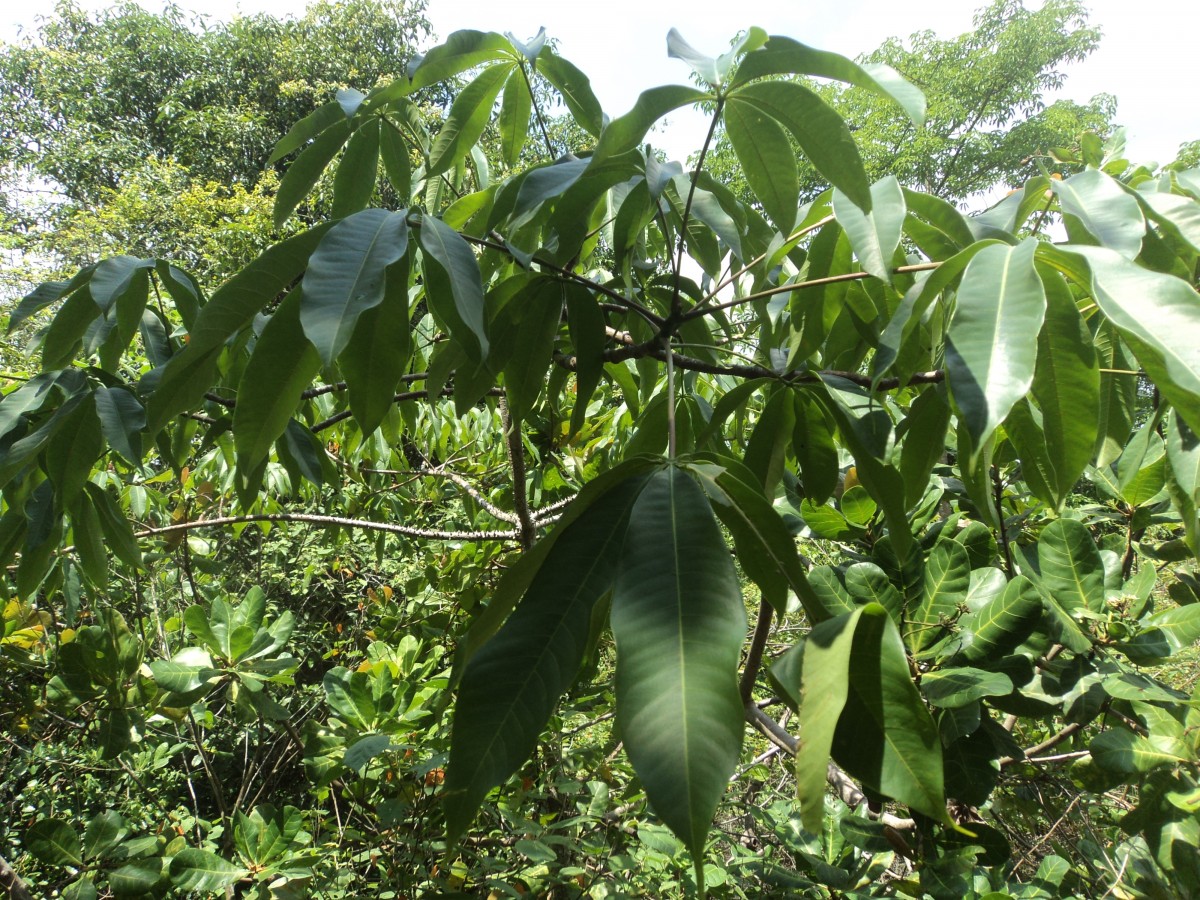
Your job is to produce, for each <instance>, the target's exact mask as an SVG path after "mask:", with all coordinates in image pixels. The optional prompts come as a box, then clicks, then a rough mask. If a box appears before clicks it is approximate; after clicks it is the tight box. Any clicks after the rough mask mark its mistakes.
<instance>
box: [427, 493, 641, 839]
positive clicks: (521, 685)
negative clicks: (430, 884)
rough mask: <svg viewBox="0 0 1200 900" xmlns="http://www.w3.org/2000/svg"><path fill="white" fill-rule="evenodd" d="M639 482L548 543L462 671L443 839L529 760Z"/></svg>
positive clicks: (564, 683)
mask: <svg viewBox="0 0 1200 900" xmlns="http://www.w3.org/2000/svg"><path fill="white" fill-rule="evenodd" d="M644 484H645V476H642V475H636V476H634V477H631V478H627V479H625V480H623V481H621V482H618V483H617V484H615V485H612V486H611V487H610V488H609V489H608V491H607V492H606V493H605V494H604V495H603V496H602V497H600V498H599V499H597V500H596V501H595V502H593V503H592V504H591V505H590V506H589V507H588V508H587V509H586V510H585V512H584V513H583V514H582V515H581V516H580V517H579V518H578V519H576V520H575V521H574V522H572V523H571V524H570V525H569V526H568V527H567V528H566V529H565V530H564V531H563V532H562V533H561V534H560V535H559V536H558V537H557V539H556V540H555V542H554V544H553V546H551V547H550V550H549V553H548V554H547V555H546V556H545V557H544V559H543V560H542V562H541V565H540V568H538V570H537V574H536V575H534V576H533V579H532V581H531V582H530V583H529V586H528V588H527V589H526V590H525V594H524V597H523V598H522V600H521V602H520V604H519V605H518V606H517V608H516V610H515V611H514V612H513V614H512V615H511V616H509V617H508V620H507V621H506V622H505V623H504V626H503V627H502V628H501V629H500V630H499V631H498V632H496V634H495V635H494V636H493V637H492V638H491V640H489V641H488V642H487V643H485V644H484V645H483V646H482V647H481V648H480V649H479V651H478V652H477V653H475V655H474V656H472V657H471V659H470V661H469V662H468V663H467V665H466V668H465V670H464V672H463V676H462V682H461V684H460V686H459V692H458V702H457V705H456V707H455V712H454V726H453V731H452V734H451V740H450V765H449V767H448V769H447V772H446V793H445V808H446V825H447V830H448V831H449V834H450V838H451V840H453V839H454V838H456V837H457V836H458V835H460V834H462V833H463V831H465V830H466V828H467V827H468V826H469V825H470V824H471V819H472V818H473V817H474V815H475V811H476V810H477V809H478V808H479V804H480V802H481V801H482V800H483V798H484V796H485V795H486V794H487V792H488V791H489V790H491V789H492V788H493V787H496V786H497V785H500V784H503V783H504V781H505V780H506V779H507V778H508V777H509V776H510V775H512V773H513V772H515V771H516V770H517V768H518V767H519V766H520V765H521V764H522V763H523V762H525V760H526V759H528V758H529V756H530V754H531V753H532V752H533V750H534V748H535V746H536V745H537V739H538V736H539V735H540V734H541V733H542V729H544V728H545V727H546V721H547V720H548V719H549V718H550V713H551V712H552V711H553V710H554V705H555V704H556V703H557V702H558V698H559V696H560V695H561V694H562V693H563V691H565V690H566V689H567V688H568V687H570V685H571V682H572V680H573V679H574V678H575V675H576V673H577V672H578V671H579V666H580V664H581V662H582V660H583V656H584V649H585V646H586V644H587V639H588V632H589V630H590V626H591V619H592V608H593V606H594V605H595V604H596V601H597V600H599V599H600V598H601V597H602V596H603V595H604V594H606V593H608V592H609V591H610V590H611V589H612V585H613V581H614V579H615V578H616V572H617V564H618V562H619V561H620V557H621V548H622V547H623V545H624V541H625V530H626V527H627V525H628V522H629V513H630V510H631V509H632V508H633V505H634V502H635V501H636V500H637V498H638V495H639V494H640V493H641V490H642V487H643V485H644Z"/></svg>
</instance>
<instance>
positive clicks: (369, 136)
mask: <svg viewBox="0 0 1200 900" xmlns="http://www.w3.org/2000/svg"><path fill="white" fill-rule="evenodd" d="M379 128H380V124H379V119H377V118H372V119H370V120H369V121H368V122H366V123H364V124H363V125H362V126H360V127H359V128H358V130H356V131H355V132H354V134H352V135H351V136H350V140H348V141H346V151H345V152H344V153H343V154H342V158H341V159H340V160H339V161H338V168H337V173H336V174H335V175H334V177H333V209H332V210H330V215H331V216H332V217H333V218H335V219H341V218H343V217H345V216H348V215H351V214H352V213H356V212H358V211H359V210H362V209H365V208H366V206H367V204H368V203H370V202H371V195H372V194H373V193H375V178H376V176H377V175H378V174H379Z"/></svg>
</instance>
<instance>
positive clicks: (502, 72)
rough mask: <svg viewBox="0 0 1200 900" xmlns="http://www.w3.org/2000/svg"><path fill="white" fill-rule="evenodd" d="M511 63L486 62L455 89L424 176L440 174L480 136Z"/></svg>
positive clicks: (451, 165) (430, 153) (454, 162)
mask: <svg viewBox="0 0 1200 900" xmlns="http://www.w3.org/2000/svg"><path fill="white" fill-rule="evenodd" d="M512 69H513V67H512V66H508V65H495V66H489V67H488V68H486V69H484V70H483V71H482V72H480V73H479V74H478V75H477V76H475V79H474V80H473V81H472V82H471V83H470V84H468V85H467V86H466V87H465V88H463V89H462V90H461V91H459V92H458V94H457V96H456V97H455V98H454V103H452V104H451V106H450V112H449V113H448V114H447V116H446V121H445V122H443V123H442V129H441V131H439V132H438V135H437V138H436V139H435V140H434V142H433V147H432V148H431V149H430V151H429V166H428V168H427V170H426V176H427V177H430V178H432V177H434V176H435V175H440V174H441V173H443V172H445V171H446V170H447V169H450V168H451V167H453V166H454V165H455V164H456V163H457V162H458V161H459V159H460V158H462V157H463V156H464V155H465V154H466V153H467V151H468V150H470V149H471V147H472V146H473V145H474V144H475V142H476V141H478V140H479V137H480V135H482V134H483V129H484V128H486V127H487V124H488V122H489V121H491V118H492V107H493V106H495V104H496V98H497V97H498V96H499V95H500V89H501V88H503V87H504V82H505V80H506V79H507V78H508V75H509V72H510V71H512Z"/></svg>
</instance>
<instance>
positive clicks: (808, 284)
mask: <svg viewBox="0 0 1200 900" xmlns="http://www.w3.org/2000/svg"><path fill="white" fill-rule="evenodd" d="M940 265H941V263H940V262H927V263H916V264H915V265H911V266H897V267H896V268H894V269H892V272H893V273H895V274H897V275H903V274H905V273H908V272H928V271H930V270H931V269H936V268H938V267H939V266H940ZM871 277H873V276H872V275H871V273H870V272H846V273H845V274H842V275H830V276H829V277H828V278H814V279H813V280H812V281H799V282H794V283H792V284H780V285H777V286H775V287H773V288H766V289H765V290H761V291H755V292H754V293H753V294H747V295H746V296H745V297H736V298H734V299H733V300H727V301H726V302H724V303H718V304H717V305H716V306H704V307H702V306H700V305H699V304H697V306H696V307H694V308H693V309H690V310H688V311H687V312H686V313H684V314H683V316H682V317H681V321H683V322H687V321H689V320H691V319H698V318H700V317H701V316H707V315H711V314H712V313H714V312H717V311H718V310H722V309H732V308H733V307H735V306H741V305H742V304H743V303H752V302H754V301H755V300H762V299H764V298H766V297H774V296H775V295H776V294H786V293H789V292H790V291H802V290H804V289H805V288H813V287H821V286H822V285H826V284H838V283H840V282H843V281H862V280H863V279H865V278H871Z"/></svg>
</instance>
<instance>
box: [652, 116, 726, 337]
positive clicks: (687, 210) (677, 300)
mask: <svg viewBox="0 0 1200 900" xmlns="http://www.w3.org/2000/svg"><path fill="white" fill-rule="evenodd" d="M724 108H725V98H724V97H721V98H719V99H718V100H717V107H716V109H714V110H713V117H712V122H711V123H709V126H708V134H706V135H705V136H704V145H703V146H702V147H701V148H700V155H699V156H698V157H696V168H694V169H693V170H692V183H691V186H690V187H689V188H688V195H687V202H686V203H684V205H683V215H682V216H681V217H680V225H679V240H678V241H677V242H676V248H675V291H674V293H673V294H672V295H671V316H670V320H669V321H670V322H671V323H672V324H673V323H675V322H676V320H678V319H679V317H680V315H682V313H683V305H682V300H681V295H680V293H679V279H680V272H681V270H682V269H683V248H684V245H685V244H686V243H687V229H688V220H689V219H690V218H691V216H692V201H693V200H694V199H695V197H696V183H697V182H698V181H699V180H700V170H701V169H702V168H703V167H704V157H706V156H707V155H708V147H709V145H710V144H711V143H712V139H713V135H714V134H716V132H717V123H718V122H720V121H721V110H722V109H724ZM663 330H664V332H667V328H666V324H665V323H664V327H663ZM672 330H673V329H672ZM667 333H669V332H667Z"/></svg>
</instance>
